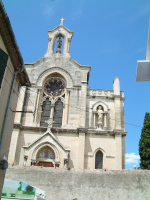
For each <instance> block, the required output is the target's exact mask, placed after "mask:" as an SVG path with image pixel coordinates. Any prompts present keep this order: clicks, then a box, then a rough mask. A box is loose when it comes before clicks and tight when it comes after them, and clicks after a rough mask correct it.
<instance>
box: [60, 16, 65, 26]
mask: <svg viewBox="0 0 150 200" xmlns="http://www.w3.org/2000/svg"><path fill="white" fill-rule="evenodd" d="M60 21H61V22H60V25H63V22H64V21H65V19H64V18H63V17H62V18H61V19H60Z"/></svg>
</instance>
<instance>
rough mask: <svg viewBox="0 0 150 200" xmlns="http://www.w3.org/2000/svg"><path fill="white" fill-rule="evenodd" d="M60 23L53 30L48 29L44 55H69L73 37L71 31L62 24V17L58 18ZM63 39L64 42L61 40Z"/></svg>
mask: <svg viewBox="0 0 150 200" xmlns="http://www.w3.org/2000/svg"><path fill="white" fill-rule="evenodd" d="M60 21H61V22H60V25H59V26H57V27H56V28H54V29H53V30H50V31H48V49H47V52H46V54H45V57H49V56H52V55H54V54H57V55H64V56H67V57H70V44H71V39H72V37H73V31H70V30H69V29H67V28H66V27H65V26H64V25H63V22H64V19H63V18H62V19H60ZM62 40H64V43H63V42H62ZM56 41H57V48H56V51H55V48H54V46H55V43H56Z"/></svg>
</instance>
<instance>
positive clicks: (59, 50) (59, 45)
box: [56, 37, 62, 53]
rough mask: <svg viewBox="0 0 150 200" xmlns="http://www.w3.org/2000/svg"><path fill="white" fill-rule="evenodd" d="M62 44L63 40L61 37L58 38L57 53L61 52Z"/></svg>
mask: <svg viewBox="0 0 150 200" xmlns="http://www.w3.org/2000/svg"><path fill="white" fill-rule="evenodd" d="M61 46H62V40H61V37H59V39H58V40H57V49H56V53H61Z"/></svg>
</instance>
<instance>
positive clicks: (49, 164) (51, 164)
mask: <svg viewBox="0 0 150 200" xmlns="http://www.w3.org/2000/svg"><path fill="white" fill-rule="evenodd" d="M38 166H43V167H54V165H53V163H52V162H43V161H39V163H38Z"/></svg>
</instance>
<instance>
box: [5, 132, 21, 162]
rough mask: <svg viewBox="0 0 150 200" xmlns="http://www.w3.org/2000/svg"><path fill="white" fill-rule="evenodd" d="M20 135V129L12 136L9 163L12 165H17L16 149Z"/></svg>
mask: <svg viewBox="0 0 150 200" xmlns="http://www.w3.org/2000/svg"><path fill="white" fill-rule="evenodd" d="M19 134H20V129H14V130H13V132H12V136H11V143H10V150H9V156H8V163H9V164H10V165H14V164H15V156H16V149H17V144H18V138H19Z"/></svg>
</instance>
